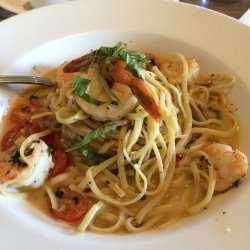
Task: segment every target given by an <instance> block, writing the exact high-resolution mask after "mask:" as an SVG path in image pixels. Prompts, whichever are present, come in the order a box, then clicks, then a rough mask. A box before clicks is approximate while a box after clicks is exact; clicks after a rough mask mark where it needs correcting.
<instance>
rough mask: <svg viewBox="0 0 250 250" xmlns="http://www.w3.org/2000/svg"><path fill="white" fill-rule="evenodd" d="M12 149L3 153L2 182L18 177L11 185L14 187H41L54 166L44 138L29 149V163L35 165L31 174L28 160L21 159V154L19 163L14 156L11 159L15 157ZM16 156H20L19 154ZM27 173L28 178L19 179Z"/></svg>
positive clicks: (0, 175)
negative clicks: (14, 160) (14, 159)
mask: <svg viewBox="0 0 250 250" xmlns="http://www.w3.org/2000/svg"><path fill="white" fill-rule="evenodd" d="M12 150H13V148H11V149H9V150H8V151H5V152H3V154H2V160H4V161H3V162H2V163H1V164H0V183H4V182H6V181H8V180H11V179H17V181H16V182H14V183H13V184H12V185H11V186H12V187H27V186H29V187H31V188H37V187H40V186H41V185H42V184H43V183H44V181H45V179H46V178H47V176H48V173H49V170H50V169H51V168H53V166H54V164H53V162H52V157H51V155H50V154H49V153H48V146H47V145H46V144H45V143H44V142H43V141H42V140H39V141H37V142H33V143H32V144H31V146H30V148H29V150H28V151H29V152H30V155H29V156H27V159H28V161H29V163H30V164H32V165H33V166H34V169H33V171H32V173H31V174H30V172H29V168H28V166H27V164H26V162H24V161H22V160H21V159H20V155H19V159H18V161H19V162H18V164H17V162H15V163H16V164H14V162H13V158H12V159H11V157H13V155H12V156H11V151H12ZM15 152H18V151H15ZM16 157H18V155H17V156H16ZM16 160H17V159H16ZM25 175H27V178H24V179H22V180H20V181H19V180H18V178H19V177H24V176H25Z"/></svg>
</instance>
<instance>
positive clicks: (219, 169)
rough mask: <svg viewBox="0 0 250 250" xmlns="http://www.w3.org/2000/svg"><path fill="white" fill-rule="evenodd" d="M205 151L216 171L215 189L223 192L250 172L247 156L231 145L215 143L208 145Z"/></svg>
mask: <svg viewBox="0 0 250 250" xmlns="http://www.w3.org/2000/svg"><path fill="white" fill-rule="evenodd" d="M205 152H206V153H207V154H208V156H209V160H210V161H211V163H212V164H213V165H214V168H215V171H216V186H215V190H216V191H218V192H223V191H225V190H227V189H228V188H229V187H231V186H232V185H233V184H234V183H235V182H236V181H237V180H239V179H240V178H242V177H243V176H245V175H246V174H247V172H248V160H247V157H246V156H245V155H244V154H243V153H242V152H240V151H239V150H233V149H232V147H231V146H229V145H225V144H220V143H215V144H212V145H210V146H208V147H207V148H206V149H205Z"/></svg>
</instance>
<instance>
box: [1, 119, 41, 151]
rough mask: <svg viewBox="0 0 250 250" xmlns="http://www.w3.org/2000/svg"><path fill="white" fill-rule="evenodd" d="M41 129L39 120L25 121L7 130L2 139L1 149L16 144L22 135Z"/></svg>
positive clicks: (25, 135) (26, 135) (28, 134)
mask: <svg viewBox="0 0 250 250" xmlns="http://www.w3.org/2000/svg"><path fill="white" fill-rule="evenodd" d="M39 131H41V127H40V125H39V123H37V122H23V123H20V124H18V125H16V126H15V127H13V128H11V129H10V130H8V131H7V132H6V134H5V135H4V136H3V138H2V141H1V150H2V151H5V150H7V149H9V148H10V147H12V146H13V145H14V142H15V141H16V140H17V139H18V138H19V137H21V136H23V137H28V136H30V135H31V134H33V133H37V132H39Z"/></svg>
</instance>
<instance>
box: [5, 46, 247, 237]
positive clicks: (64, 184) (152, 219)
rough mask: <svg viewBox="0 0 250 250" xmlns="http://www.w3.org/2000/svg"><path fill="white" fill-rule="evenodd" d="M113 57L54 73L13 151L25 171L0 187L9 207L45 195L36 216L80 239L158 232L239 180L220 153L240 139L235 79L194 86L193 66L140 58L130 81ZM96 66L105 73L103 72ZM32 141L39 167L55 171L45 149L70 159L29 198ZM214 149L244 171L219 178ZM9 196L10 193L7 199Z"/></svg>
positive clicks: (198, 81) (215, 78)
mask: <svg viewBox="0 0 250 250" xmlns="http://www.w3.org/2000/svg"><path fill="white" fill-rule="evenodd" d="M117 47H118V49H119V50H118V49H117ZM101 48H106V47H101ZM114 48H115V49H116V50H118V52H119V53H120V54H119V53H118V52H117V51H114V50H113V51H112V52H110V51H109V53H111V55H110V54H109V55H108V56H107V55H106V54H105V55H103V54H101V52H102V53H103V51H101V52H100V50H97V51H96V52H95V54H94V58H92V57H91V55H88V57H90V58H87V59H88V60H87V62H86V56H85V57H83V58H81V60H82V61H84V60H85V62H84V63H85V64H84V63H83V64H84V65H81V70H80V69H79V68H78V69H77V70H76V69H73V70H71V69H70V67H72V65H73V66H76V64H77V63H79V59H76V60H74V61H72V62H71V63H66V64H63V65H62V66H60V67H59V68H58V69H57V70H56V82H57V84H58V86H57V88H56V89H55V90H53V91H49V93H48V94H47V96H46V99H45V101H44V103H43V106H44V110H37V111H36V112H34V113H32V115H31V117H30V120H31V121H32V122H38V123H40V127H41V129H40V130H39V131H38V132H36V133H32V134H31V135H29V136H28V137H27V138H26V139H23V140H21V142H20V143H19V144H18V143H16V144H17V145H19V146H20V157H21V161H22V163H23V164H24V165H25V166H26V165H27V166H28V167H27V168H26V167H23V168H22V169H21V170H20V171H19V172H18V174H17V175H16V176H15V177H14V178H11V179H9V180H7V181H2V184H1V193H2V194H3V195H5V196H11V197H12V196H14V197H20V196H21V197H26V196H29V197H30V196H32V195H35V194H36V192H37V193H39V192H40V193H42V194H44V193H45V194H46V198H45V199H44V198H43V199H42V198H41V200H42V203H43V204H45V205H43V206H45V207H46V206H47V205H46V204H47V203H49V205H48V208H46V209H47V210H48V211H49V213H51V214H52V217H55V218H56V219H59V220H64V221H67V222H69V223H71V224H72V225H74V226H75V227H76V228H77V229H78V230H80V231H85V230H89V231H92V232H96V233H116V232H123V231H127V232H130V233H137V232H143V231H146V230H150V229H152V228H165V227H167V226H169V225H171V224H173V223H174V222H176V221H177V220H179V219H180V218H182V217H184V216H187V215H193V214H196V213H198V212H200V211H201V210H203V209H205V208H207V207H208V206H209V203H210V201H211V199H212V197H213V196H214V195H215V194H217V193H220V192H222V191H225V190H226V189H227V188H228V187H230V186H231V185H233V184H234V182H235V181H236V180H238V179H240V178H241V177H243V175H244V174H246V172H247V169H246V168H245V169H244V166H242V165H244V164H245V161H246V159H245V156H242V155H243V154H242V153H241V152H239V151H234V150H231V149H230V148H231V147H230V146H228V145H231V146H232V147H233V148H235V146H236V145H237V143H235V138H236V137H237V134H238V130H239V122H238V119H237V117H236V116H235V114H234V113H233V108H232V106H231V105H230V103H229V101H228V96H227V92H228V89H229V88H230V87H231V86H232V85H233V84H234V83H235V77H234V76H229V75H221V74H211V75H208V76H206V77H201V76H200V75H199V71H200V70H199V65H198V63H197V62H196V61H195V60H194V59H187V58H185V57H184V55H182V54H176V55H174V56H172V57H167V58H163V59H161V60H160V59H158V58H157V57H156V56H154V55H151V54H149V55H147V56H146V57H145V58H143V59H145V61H143V63H142V64H143V66H142V65H141V64H140V66H141V67H138V71H136V72H132V71H133V69H134V68H136V67H137V66H138V65H139V64H138V65H137V64H136V67H135V65H133V63H134V61H132V66H133V67H134V68H133V67H132V69H131V68H129V67H128V66H129V65H130V64H129V62H128V61H127V62H126V63H127V67H126V68H122V67H121V65H119V63H120V61H122V59H123V58H122V55H123V53H125V52H124V51H123V49H124V47H119V46H116V47H114ZM112 49H113V48H112ZM107 51H108V50H107ZM125 51H126V50H125ZM105 53H108V52H106V51H105ZM112 53H113V54H112ZM115 53H116V55H115ZM126 53H127V54H126V56H127V57H129V56H130V59H131V58H134V54H129V53H128V52H127V51H126ZM131 53H132V52H131ZM100 54H101V55H100ZM117 54H118V56H117ZM136 56H137V57H136ZM136 56H135V58H136V60H137V61H136V63H138V60H139V59H138V58H139V56H138V55H136ZM140 56H141V55H140ZM77 60H78V61H77ZM103 60H105V63H106V64H107V65H106V64H105V67H106V68H105V70H107V68H108V70H107V72H108V73H107V72H106V71H105V70H103V67H104V66H103ZM131 60H132V59H131ZM140 60H142V57H140ZM156 60H157V62H156ZM140 62H141V61H140ZM109 63H110V64H109ZM86 66H87V67H86ZM130 66H131V65H130ZM83 67H85V68H84V69H83ZM109 67H113V68H112V69H110V68H109ZM119 67H120V68H119ZM65 69H66V70H65ZM112 70H113V71H112ZM115 70H117V71H116V72H118V71H119V70H120V71H119V72H120V74H121V75H122V74H125V73H126V74H127V75H126V77H127V78H128V77H130V78H131V79H132V80H128V83H127V85H126V84H124V83H123V82H122V80H121V81H120V82H119V81H117V79H118V78H119V77H121V75H119V76H118V73H117V74H116V72H115ZM131 70H132V71H131ZM100 72H101V74H100ZM109 72H111V73H109ZM127 72H129V73H127ZM131 72H132V73H131ZM138 72H139V73H138ZM132 74H133V76H132ZM138 74H139V75H138ZM122 77H123V75H122ZM127 78H126V79H127ZM110 79H111V80H112V81H110ZM119 79H123V78H119ZM140 84H143V85H142V87H140V86H139V87H138V85H140ZM79 86H80V87H79ZM145 88H146V89H147V91H148V92H146V90H144V89H145ZM84 89H85V90H84ZM110 92H111V93H110ZM138 92H139V94H138ZM145 99H146V101H145ZM150 99H152V100H151V101H152V102H151V103H149V104H147V101H148V100H150ZM153 105H155V107H156V108H157V112H158V113H157V112H155V111H154V109H153V108H152V107H153ZM41 124H42V125H41ZM55 132H56V133H58V134H59V135H60V136H59V137H58V138H57V139H55V138H53V140H54V142H52V144H51V145H52V146H51V145H50V143H49V142H47V141H46V139H43V138H46V135H47V136H48V135H50V134H51V133H55ZM34 141H35V142H37V144H38V146H39V145H40V144H39V143H40V142H39V141H44V142H45V144H46V145H47V146H48V147H46V148H45V150H47V153H48V155H49V156H48V157H50V158H51V156H50V154H52V159H50V158H49V159H47V161H48V162H50V163H49V164H50V165H51V164H54V168H55V165H56V161H58V158H55V156H54V155H53V152H55V151H56V150H57V151H59V149H58V148H56V149H55V148H53V147H55V146H53V145H54V144H56V143H57V142H59V143H61V144H62V147H63V150H62V149H60V150H62V151H63V152H64V153H65V152H66V155H67V157H68V158H69V160H68V163H67V167H66V168H65V169H63V171H61V172H60V171H59V173H57V174H55V175H54V176H49V177H46V178H45V179H44V180H43V184H42V185H40V186H39V187H38V188H36V187H31V186H30V185H28V184H27V185H23V182H24V181H25V180H27V179H29V178H30V177H31V175H32V174H33V173H34V169H35V168H36V166H37V161H36V160H34V158H35V157H37V156H36V155H33V154H34V153H32V154H31V155H28V156H27V150H29V149H30V148H31V145H32V143H33V144H34ZM214 145H217V146H218V145H221V146H218V148H217V149H216V150H217V151H215V152H217V153H218V152H219V151H218V150H221V149H220V147H223V148H225V147H226V149H225V150H224V149H223V150H224V151H225V152H226V153H227V154H230V157H234V156H233V153H232V152H234V154H237V155H238V154H239V153H241V154H242V155H240V156H242V159H243V158H244V159H243V162H240V163H239V164H236V165H235V168H239V169H240V175H239V176H237V177H236V179H234V178H231V177H229V176H230V175H231V173H229V174H221V172H220V168H218V166H217V165H218V164H217V158H216V157H218V155H217V153H216V154H214V151H211V150H212V149H211V146H214ZM38 146H37V147H38ZM39 150H40V149H39ZM34 151H35V149H34ZM34 151H33V152H34ZM40 151H41V150H40ZM50 151H51V152H50ZM224 151H223V153H224ZM230 152H231V153H230ZM40 153H41V152H40ZM63 156H64V155H63ZM60 157H62V156H61V155H60V156H59V159H60V160H62V158H63V157H62V158H60ZM220 160H221V159H220ZM244 160H245V161H244ZM51 161H52V163H51ZM221 161H222V160H221ZM232 161H233V160H232ZM2 162H4V160H2ZM223 164H224V163H223ZM223 164H221V165H220V166H221V168H222V167H223V168H224V173H225V171H226V172H227V171H230V170H229V168H230V167H229V163H228V162H226V163H225V164H224V165H225V166H224V165H223ZM47 165H48V164H47ZM246 165H247V163H246ZM24 169H25V171H24ZM51 170H53V167H50V170H49V171H51ZM20 172H22V174H20ZM47 173H48V171H47ZM49 173H50V172H49ZM46 176H47V175H46ZM230 178H231V179H230ZM37 180H38V179H35V182H36V181H37ZM35 182H33V185H34V183H35ZM225 182H226V184H225ZM20 183H21V184H20ZM221 183H222V184H221ZM220 184H221V186H223V188H224V189H223V190H222V188H220ZM224 184H225V185H224ZM10 187H17V189H16V191H14V192H13V190H12V189H11V190H10ZM31 189H32V191H30V190H31ZM30 199H31V200H32V198H30ZM72 207H73V209H72ZM73 210H74V211H73ZM78 210H81V212H79V211H78ZM83 210H84V211H83ZM72 213H73V215H72ZM78 213H79V214H80V215H79V217H77V215H76V214H78Z"/></svg>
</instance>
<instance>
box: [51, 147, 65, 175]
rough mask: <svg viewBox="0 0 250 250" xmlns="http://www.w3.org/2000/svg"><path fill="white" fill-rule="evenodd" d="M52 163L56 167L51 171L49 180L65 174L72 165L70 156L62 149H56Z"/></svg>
mask: <svg viewBox="0 0 250 250" xmlns="http://www.w3.org/2000/svg"><path fill="white" fill-rule="evenodd" d="M52 161H53V162H54V167H53V168H52V169H51V170H50V172H49V176H48V178H52V177H54V176H57V175H59V174H61V173H63V172H64V170H65V169H66V168H67V167H68V166H69V163H70V162H69V157H68V154H67V153H65V152H64V151H63V150H61V149H56V150H55V151H53V152H52Z"/></svg>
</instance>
